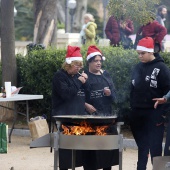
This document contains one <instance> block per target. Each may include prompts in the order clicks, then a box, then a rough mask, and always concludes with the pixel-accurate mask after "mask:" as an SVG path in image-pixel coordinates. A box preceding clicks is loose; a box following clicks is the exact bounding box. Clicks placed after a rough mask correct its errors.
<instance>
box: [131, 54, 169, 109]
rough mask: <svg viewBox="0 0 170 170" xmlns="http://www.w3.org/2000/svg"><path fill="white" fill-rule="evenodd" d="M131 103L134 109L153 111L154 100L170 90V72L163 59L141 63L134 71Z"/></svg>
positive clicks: (158, 58)
mask: <svg viewBox="0 0 170 170" xmlns="http://www.w3.org/2000/svg"><path fill="white" fill-rule="evenodd" d="M131 81H132V83H131V93H130V100H131V101H130V103H131V107H132V108H139V109H148V108H150V109H152V108H153V106H154V103H155V102H154V101H152V99H153V98H160V97H162V96H164V95H165V94H166V93H167V92H168V91H169V90H170V70H169V68H168V67H167V66H166V65H165V64H164V61H163V59H162V58H161V57H157V58H155V59H154V60H153V61H151V62H148V63H139V64H137V65H136V67H135V68H134V70H133V73H132V79H131Z"/></svg>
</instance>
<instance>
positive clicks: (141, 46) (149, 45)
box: [136, 37, 154, 52]
mask: <svg viewBox="0 0 170 170" xmlns="http://www.w3.org/2000/svg"><path fill="white" fill-rule="evenodd" d="M136 50H141V51H146V52H154V41H153V39H152V38H151V37H145V38H142V39H141V40H140V41H139V42H138V45H137V48H136Z"/></svg>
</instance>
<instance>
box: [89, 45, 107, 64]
mask: <svg viewBox="0 0 170 170" xmlns="http://www.w3.org/2000/svg"><path fill="white" fill-rule="evenodd" d="M95 55H100V56H102V59H103V60H106V57H104V56H103V54H102V52H101V51H100V50H99V49H98V48H97V47H96V46H95V45H91V46H89V48H88V50H87V58H86V60H87V61H88V60H89V59H90V58H92V57H94V56H95Z"/></svg>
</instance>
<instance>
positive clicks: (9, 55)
mask: <svg viewBox="0 0 170 170" xmlns="http://www.w3.org/2000/svg"><path fill="white" fill-rule="evenodd" d="M1 61H2V86H4V82H5V81H10V82H11V84H12V85H13V86H16V85H17V67H16V57H15V32H14V1H13V0H10V1H9V0H8V1H7V0H1ZM1 105H3V106H6V107H10V108H13V107H14V103H13V102H10V103H8V102H2V103H1ZM12 117H13V111H11V110H8V109H4V108H2V107H0V121H5V120H8V119H11V118H12Z"/></svg>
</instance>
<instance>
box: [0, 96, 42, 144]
mask: <svg viewBox="0 0 170 170" xmlns="http://www.w3.org/2000/svg"><path fill="white" fill-rule="evenodd" d="M38 99H43V95H31V94H15V95H13V96H11V97H8V98H0V102H14V108H10V107H6V106H3V105H0V107H3V108H6V109H10V110H14V120H13V124H12V127H11V130H10V133H9V143H11V135H12V131H13V129H14V125H15V123H16V120H17V117H18V114H22V115H24V116H26V119H27V122H29V102H28V101H29V100H38ZM20 101H24V102H25V103H24V104H26V113H25V114H24V113H20V112H18V111H17V105H18V102H20Z"/></svg>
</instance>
